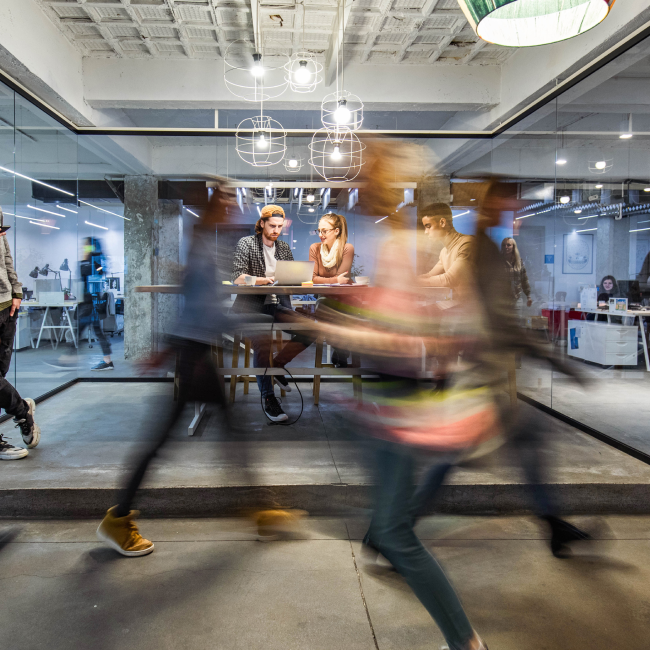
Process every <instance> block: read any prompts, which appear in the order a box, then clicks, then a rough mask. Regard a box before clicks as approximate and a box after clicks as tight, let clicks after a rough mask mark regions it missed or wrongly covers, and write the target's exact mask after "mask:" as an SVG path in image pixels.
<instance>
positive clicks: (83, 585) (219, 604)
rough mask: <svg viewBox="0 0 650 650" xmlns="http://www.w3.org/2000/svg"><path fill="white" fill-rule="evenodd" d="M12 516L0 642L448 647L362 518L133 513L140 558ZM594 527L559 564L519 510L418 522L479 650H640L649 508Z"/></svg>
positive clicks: (232, 649) (26, 648)
mask: <svg viewBox="0 0 650 650" xmlns="http://www.w3.org/2000/svg"><path fill="white" fill-rule="evenodd" d="M574 521H575V523H578V524H579V525H584V526H588V527H592V526H594V522H590V521H589V520H587V519H576V520H574ZM14 523H15V524H16V525H19V526H21V527H22V531H21V532H20V534H19V535H18V536H17V537H16V538H15V539H14V541H13V542H12V543H9V544H7V545H6V546H4V548H3V549H2V550H0V582H1V584H2V590H0V629H2V635H1V640H0V647H2V648H3V649H4V648H6V649H7V650H9V649H11V650H36V649H37V648H47V649H48V650H77V649H79V650H81V649H84V650H85V649H86V648H94V649H96V650H114V649H116V648H127V647H128V648H139V649H140V650H162V649H165V650H166V649H170V650H171V649H174V650H176V649H177V648H184V649H185V648H187V649H188V650H214V649H215V648H218V649H219V650H244V649H246V650H249V649H252V650H257V649H259V650H275V649H277V650H288V649H294V648H295V649H296V650H298V649H300V650H303V649H309V650H357V649H358V650H438V649H440V648H442V647H443V646H444V639H443V638H442V636H441V634H440V632H439V630H438V628H437V627H436V626H435V624H434V623H433V622H432V620H431V618H430V617H429V615H428V614H427V612H426V611H425V610H424V608H423V607H422V606H421V604H420V603H419V602H418V601H417V599H416V598H415V597H414V596H413V594H412V592H411V590H410V589H409V587H408V586H407V585H406V584H405V582H404V581H403V580H402V578H401V577H399V576H398V575H396V574H394V573H392V572H389V571H386V570H384V569H382V568H381V567H379V568H377V567H376V566H375V565H373V564H369V563H368V561H367V559H366V558H365V557H364V556H363V555H362V554H361V553H360V541H359V540H360V539H361V536H362V535H363V532H364V531H365V528H366V526H367V523H368V522H367V519H363V518H359V519H317V518H307V519H305V520H303V522H302V523H301V525H300V527H299V528H298V530H297V531H296V533H297V534H296V536H295V539H293V540H291V541H278V542H271V543H266V544H264V543H260V542H256V541H253V539H254V536H253V533H254V530H253V529H252V527H251V526H250V524H248V523H247V522H245V521H239V520H228V519H218V520H211V519H201V520H183V519H167V520H146V519H143V520H141V522H140V525H141V530H142V532H143V533H144V534H145V535H147V536H148V537H149V538H150V539H152V540H153V541H154V542H155V544H156V550H155V552H154V553H153V554H152V555H149V556H146V557H142V558H122V557H120V556H118V555H117V554H116V553H115V552H114V551H112V550H110V549H108V548H106V547H104V546H102V545H101V544H99V543H98V542H97V541H96V539H95V536H94V530H95V527H96V524H97V522H92V521H32V522H12V525H13V524H14ZM7 526H9V524H8V522H0V530H2V529H4V528H6V527H7ZM591 529H592V530H594V531H598V532H596V540H595V541H592V542H586V543H584V544H583V545H582V547H581V548H576V549H575V554H574V556H573V557H572V558H571V559H564V560H559V559H556V558H554V557H553V556H552V555H551V553H550V552H549V550H548V545H547V541H546V540H545V539H544V537H545V531H544V530H543V529H541V528H540V527H539V525H538V523H537V522H536V521H534V520H532V519H528V518H522V517H504V518H463V517H436V518H430V519H425V520H424V521H423V522H422V523H421V524H420V525H419V528H418V532H419V534H420V537H421V539H423V541H424V543H425V545H426V546H427V547H428V548H430V549H431V550H432V552H433V553H434V554H435V555H436V556H437V557H438V559H439V560H440V562H441V563H442V564H443V566H444V568H445V571H446V573H447V575H448V576H449V578H450V579H451V580H452V582H453V583H454V585H455V587H456V589H457V591H458V593H459V595H460V597H461V599H462V601H463V603H464V605H465V608H466V611H467V613H468V616H469V618H470V620H471V622H472V624H473V626H474V627H475V628H476V629H477V630H478V631H479V632H480V634H481V635H482V636H483V637H484V638H485V640H486V642H487V643H488V644H489V646H490V648H491V650H565V649H566V650H582V649H583V648H584V649H587V648H588V649H589V650H611V649H612V648H625V650H645V649H646V648H647V647H648V633H649V632H648V630H649V628H648V620H649V616H650V517H607V518H605V519H604V520H601V521H600V522H597V525H596V526H595V527H594V528H591Z"/></svg>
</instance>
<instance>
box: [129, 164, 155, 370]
mask: <svg viewBox="0 0 650 650" xmlns="http://www.w3.org/2000/svg"><path fill="white" fill-rule="evenodd" d="M157 209H158V179H157V178H156V177H155V176H125V177H124V216H125V217H126V218H127V219H129V220H130V221H125V222H124V293H125V304H124V357H125V358H127V359H135V360H137V359H146V358H147V357H149V356H150V355H151V354H152V353H153V352H154V350H155V347H156V346H155V339H154V332H155V322H156V318H155V314H154V305H155V299H154V296H153V294H151V293H136V292H135V287H137V286H140V285H147V284H156V273H155V266H156V265H155V259H154V258H155V254H156V249H157V247H158V241H157V239H158V232H157V228H156V212H157Z"/></svg>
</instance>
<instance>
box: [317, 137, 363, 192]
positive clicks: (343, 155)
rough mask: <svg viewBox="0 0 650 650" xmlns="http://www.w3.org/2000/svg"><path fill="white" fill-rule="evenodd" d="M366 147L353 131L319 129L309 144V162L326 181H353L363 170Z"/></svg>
mask: <svg viewBox="0 0 650 650" xmlns="http://www.w3.org/2000/svg"><path fill="white" fill-rule="evenodd" d="M365 148H366V147H365V145H364V144H363V142H361V140H359V137H358V136H357V134H356V133H354V132H353V131H349V130H344V131H337V130H332V129H319V130H318V131H316V133H314V135H313V137H312V140H311V142H310V144H309V152H310V158H309V164H310V165H311V166H312V167H313V168H314V171H315V172H316V173H317V174H318V175H319V176H321V177H322V178H324V179H325V180H326V181H331V182H335V183H336V182H339V183H341V182H345V181H351V180H354V179H355V178H356V177H357V176H358V175H359V172H360V171H361V167H362V166H363V150H364V149H365Z"/></svg>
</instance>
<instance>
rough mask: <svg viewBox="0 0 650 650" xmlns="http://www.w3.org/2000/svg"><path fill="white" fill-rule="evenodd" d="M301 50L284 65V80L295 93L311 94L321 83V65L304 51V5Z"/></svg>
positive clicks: (303, 10) (303, 7)
mask: <svg viewBox="0 0 650 650" xmlns="http://www.w3.org/2000/svg"><path fill="white" fill-rule="evenodd" d="M300 47H301V50H300V51H299V52H296V53H295V54H292V55H291V57H290V59H289V61H287V63H286V64H285V66H284V68H285V71H286V74H285V79H286V81H287V83H288V84H289V88H290V89H291V90H292V91H293V92H295V93H311V92H314V90H316V87H317V86H318V84H320V83H321V81H323V74H322V73H323V64H322V63H320V61H318V60H317V59H316V56H315V55H314V54H313V53H312V52H307V51H306V50H305V4H304V3H303V5H302V43H301V46H300Z"/></svg>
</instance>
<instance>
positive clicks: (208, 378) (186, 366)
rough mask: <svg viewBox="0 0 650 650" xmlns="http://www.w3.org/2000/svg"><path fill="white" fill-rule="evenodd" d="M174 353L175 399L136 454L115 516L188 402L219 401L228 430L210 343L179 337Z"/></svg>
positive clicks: (121, 512)
mask: <svg viewBox="0 0 650 650" xmlns="http://www.w3.org/2000/svg"><path fill="white" fill-rule="evenodd" d="M177 353H178V355H179V361H178V371H179V372H178V374H179V394H178V400H177V401H176V402H174V403H173V404H172V405H170V408H169V412H168V414H167V417H166V420H165V424H164V425H163V426H162V427H161V429H160V431H159V432H158V434H157V435H156V436H155V438H154V439H153V440H152V441H151V443H150V445H149V448H148V449H146V450H145V451H144V452H143V453H142V454H140V456H139V457H138V458H137V461H136V469H135V472H133V474H132V475H131V477H130V478H129V481H128V483H127V485H126V488H125V489H124V492H123V494H122V497H121V498H120V502H119V505H118V508H117V511H116V513H115V514H116V516H118V517H123V516H125V515H127V514H128V513H129V511H130V510H131V509H132V508H131V506H132V505H133V500H134V498H135V495H136V492H137V491H138V488H139V487H140V484H141V483H142V481H143V479H144V477H145V474H146V473H147V469H148V467H149V463H151V461H152V460H153V459H154V458H155V457H156V454H157V453H158V451H159V450H160V448H161V447H162V446H163V445H164V444H165V442H167V439H168V438H169V435H170V433H171V432H172V431H173V429H174V426H175V425H176V423H177V422H178V420H179V418H180V416H181V415H182V413H183V410H184V409H185V406H186V404H187V403H188V402H206V403H207V402H211V403H216V404H218V405H220V406H221V407H222V409H223V413H224V420H225V422H226V425H227V430H228V431H230V421H229V419H228V417H229V416H228V411H227V409H226V404H227V403H226V397H225V394H224V390H223V384H222V382H221V381H220V380H219V377H218V375H217V373H216V372H215V369H214V365H213V363H212V359H211V348H210V346H209V345H208V344H206V343H198V342H194V341H183V342H181V343H179V345H178V348H177Z"/></svg>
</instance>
